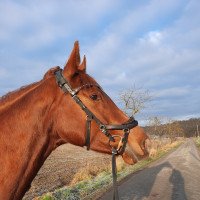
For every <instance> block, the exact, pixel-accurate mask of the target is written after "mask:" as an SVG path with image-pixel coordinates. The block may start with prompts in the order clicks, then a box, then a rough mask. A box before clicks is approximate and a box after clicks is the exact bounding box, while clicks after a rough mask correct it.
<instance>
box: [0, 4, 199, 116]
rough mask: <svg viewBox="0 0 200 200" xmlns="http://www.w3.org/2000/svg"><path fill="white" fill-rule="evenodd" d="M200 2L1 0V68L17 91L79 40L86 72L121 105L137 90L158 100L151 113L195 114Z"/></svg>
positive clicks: (61, 59)
mask: <svg viewBox="0 0 200 200" xmlns="http://www.w3.org/2000/svg"><path fill="white" fill-rule="evenodd" d="M199 4H200V3H199V1H198V0H184V1H182V0H177V1H173V0H169V1H159V0H152V1H148V2H146V1H140V2H139V3H138V2H137V3H136V2H133V1H129V3H127V4H125V3H123V2H122V1H114V0H110V1H107V0H102V1H91V0H85V1H79V0H78V1H72V0H69V1H62V0H61V1H59V3H58V2H56V1H53V0H50V1H47V0H45V1H39V0H37V1H32V2H28V3H27V1H19V2H17V3H16V2H15V1H6V2H4V3H3V2H0V8H1V11H2V12H1V13H0V26H1V29H0V44H1V46H2V50H1V52H0V57H1V62H0V66H1V67H2V69H5V70H6V71H7V72H6V73H7V74H9V76H10V78H12V79H13V80H14V81H16V82H17V84H15V85H17V86H18V85H20V84H23V83H28V81H34V80H37V79H39V78H40V77H41V76H42V74H43V73H44V72H45V70H47V69H48V68H49V67H51V66H54V65H61V66H62V65H63V63H64V62H65V60H66V55H69V53H70V50H71V47H72V45H73V42H74V40H75V39H80V46H81V53H84V54H86V56H87V63H88V70H87V71H88V73H89V74H91V75H93V76H94V77H95V78H96V79H97V81H98V82H100V84H101V85H102V86H103V87H104V88H105V90H106V91H107V92H108V93H109V94H110V95H111V97H112V98H114V99H115V100H116V99H117V95H118V92H119V90H121V89H125V88H129V87H130V86H131V85H133V84H135V85H136V86H138V87H143V88H146V89H149V90H150V91H152V92H153V93H154V94H155V96H156V98H157V99H155V100H154V102H153V104H154V105H155V106H154V109H150V110H146V113H147V114H149V115H150V114H151V115H157V114H166V115H169V116H173V117H175V116H187V115H192V114H195V115H197V114H198V113H199V111H197V110H198V109H199V103H198V102H199V101H200V95H199V92H197V91H199V90H200V89H199V88H200V86H199V73H200V71H199V70H200V66H199V65H200V64H199V63H200V53H199V52H200V28H199V19H200V12H199V11H198V8H199ZM8 13H12V14H8ZM66 44H67V45H66ZM66 48H67V50H66ZM11 58H12V59H11ZM14 66H15V68H14ZM3 73H5V72H3V71H2V72H1V71H0V78H2V77H3V76H5V74H3ZM22 73H23V74H26V76H24V77H21V76H20V74H22ZM5 87H6V86H5ZM8 87H9V88H12V87H14V84H12V85H10V86H8ZM1 91H2V90H1ZM1 93H2V92H1ZM188 102H190V106H188V107H187V105H188ZM183 108H185V109H183ZM192 112H193V113H192ZM138 117H140V116H138Z"/></svg>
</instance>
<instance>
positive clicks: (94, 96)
mask: <svg viewBox="0 0 200 200" xmlns="http://www.w3.org/2000/svg"><path fill="white" fill-rule="evenodd" d="M90 98H91V99H92V100H94V101H95V100H97V98H98V96H97V94H92V95H91V96H90Z"/></svg>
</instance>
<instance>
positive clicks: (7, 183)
mask: <svg viewBox="0 0 200 200" xmlns="http://www.w3.org/2000/svg"><path fill="white" fill-rule="evenodd" d="M52 89H53V88H52V85H49V84H45V81H43V82H41V83H40V84H38V85H37V87H35V88H34V89H32V90H30V91H29V92H26V94H24V95H21V98H17V100H16V101H14V102H13V103H12V104H11V105H10V106H7V107H6V109H4V110H3V112H0V121H1V124H0V132H1V134H0V146H1V149H0V163H4V165H3V166H2V165H1V166H0V185H1V188H0V199H5V200H6V199H20V198H22V196H23V195H24V193H25V191H26V190H27V189H28V187H29V186H30V183H31V181H32V179H33V178H34V177H35V175H36V174H37V172H38V170H39V169H40V167H41V166H42V164H43V162H44V161H45V159H46V158H47V156H48V155H49V154H50V153H51V151H52V150H53V149H54V148H56V146H58V143H60V142H62V141H60V140H59V137H58V136H57V135H52V134H53V133H52V131H51V122H48V121H49V120H48V113H49V110H50V107H51V105H52V104H53V98H54V97H53V94H52V93H53V92H52ZM7 177H10V178H9V180H7V179H6V178H7ZM3 195H5V196H3Z"/></svg>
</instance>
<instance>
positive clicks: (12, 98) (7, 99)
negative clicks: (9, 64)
mask: <svg viewBox="0 0 200 200" xmlns="http://www.w3.org/2000/svg"><path fill="white" fill-rule="evenodd" d="M37 86H38V83H33V84H31V85H28V86H25V87H22V88H20V89H19V90H16V91H14V92H10V93H8V94H6V95H4V96H2V97H1V98H0V112H1V111H3V110H5V109H6V108H8V107H9V106H11V105H12V104H14V103H15V102H16V101H17V100H18V99H20V98H22V97H23V96H25V95H26V94H27V93H28V92H30V91H31V90H33V89H35V88H36V87H37Z"/></svg>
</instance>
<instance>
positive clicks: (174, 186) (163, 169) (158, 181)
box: [100, 139, 200, 200]
mask: <svg viewBox="0 0 200 200" xmlns="http://www.w3.org/2000/svg"><path fill="white" fill-rule="evenodd" d="M119 196H120V200H170V199H172V200H200V156H199V152H198V149H197V148H196V146H195V144H194V142H193V140H192V139H188V140H187V141H186V142H185V143H184V144H182V145H181V146H180V147H179V148H178V149H177V150H176V151H174V152H173V153H171V154H169V155H168V156H167V157H165V158H163V159H161V160H160V161H158V162H156V163H155V164H152V165H151V166H149V167H148V168H146V169H144V170H142V171H140V172H138V173H135V174H133V175H131V176H130V177H129V178H128V179H126V180H124V181H123V182H121V183H119ZM100 199H101V200H111V199H112V190H111V191H109V192H108V193H105V194H104V195H103V196H102V197H101V198H100Z"/></svg>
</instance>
